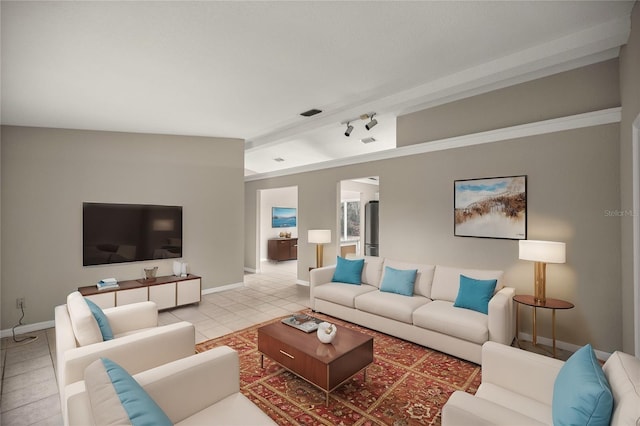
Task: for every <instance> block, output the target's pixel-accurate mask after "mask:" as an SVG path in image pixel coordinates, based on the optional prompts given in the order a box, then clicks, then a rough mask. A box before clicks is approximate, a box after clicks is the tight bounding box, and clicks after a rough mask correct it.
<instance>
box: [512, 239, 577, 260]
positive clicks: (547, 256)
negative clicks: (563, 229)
mask: <svg viewBox="0 0 640 426" xmlns="http://www.w3.org/2000/svg"><path fill="white" fill-rule="evenodd" d="M565 252H566V250H565V243H558V242H555V241H537V240H520V241H519V257H520V259H522V260H532V261H534V262H544V263H564V262H565Z"/></svg>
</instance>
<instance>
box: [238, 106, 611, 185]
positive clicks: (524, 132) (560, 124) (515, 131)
mask: <svg viewBox="0 0 640 426" xmlns="http://www.w3.org/2000/svg"><path fill="white" fill-rule="evenodd" d="M621 117H622V108H621V107H616V108H609V109H604V110H600V111H592V112H586V113H582V114H576V115H570V116H566V117H560V118H553V119H550V120H543V121H537V122H533V123H526V124H521V125H517V126H511V127H505V128H502V129H496V130H488V131H486V132H479V133H473V134H469V135H464V136H456V137H452V138H445V139H439V140H435V141H427V142H422V143H418V144H414V145H409V146H403V147H400V148H394V149H388V150H385V151H378V152H374V153H370V154H365V155H358V156H355V157H350V158H342V159H338V160H331V161H324V162H321V163H316V164H309V165H307V166H301V167H294V168H291V169H284V170H279V171H275V172H268V173H259V174H255V175H249V176H245V178H244V181H245V182H252V181H257V180H263V179H269V178H275V177H281V176H288V175H294V174H298V173H306V172H313V171H317V170H324V169H330V168H334V167H343V166H350V165H354V164H361V163H367V162H370V161H379V160H388V159H392V158H399V157H406V156H409V155H416V154H424V153H428V152H435V151H443V150H446V149H454V148H464V147H467V146H474V145H482V144H487V143H493V142H502V141H507V140H513V141H516V140H517V139H519V138H524V137H528V136H536V135H543V134H547V133H556V132H562V131H565V130H574V129H581V128H584V127H593V126H600V125H603V124H611V123H619V122H620V120H621Z"/></svg>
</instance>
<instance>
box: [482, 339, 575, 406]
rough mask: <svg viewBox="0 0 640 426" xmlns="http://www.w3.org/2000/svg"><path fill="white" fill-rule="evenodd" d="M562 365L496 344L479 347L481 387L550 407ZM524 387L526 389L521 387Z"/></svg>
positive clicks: (551, 359) (556, 361) (534, 354)
mask: <svg viewBox="0 0 640 426" xmlns="http://www.w3.org/2000/svg"><path fill="white" fill-rule="evenodd" d="M563 365H564V362H563V361H560V360H558V359H554V358H550V357H548V356H544V355H540V354H536V353H533V352H527V351H524V350H522V349H518V348H514V347H512V346H506V345H502V344H500V343H495V342H486V343H485V344H484V345H482V383H492V384H494V385H496V386H499V387H502V388H504V389H508V390H510V391H512V392H515V393H517V394H520V395H524V396H526V397H528V398H531V399H535V400H536V401H539V402H541V403H543V404H546V405H551V400H552V398H553V385H554V382H555V380H556V377H557V375H558V372H559V371H560V368H562V366H563ZM523 383H526V386H523V385H522V384H523Z"/></svg>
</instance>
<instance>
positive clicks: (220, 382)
mask: <svg viewBox="0 0 640 426" xmlns="http://www.w3.org/2000/svg"><path fill="white" fill-rule="evenodd" d="M133 378H134V379H135V380H136V381H137V382H138V383H139V384H140V385H141V386H142V388H143V389H144V390H145V391H146V393H147V394H148V395H149V396H150V397H151V398H152V399H153V400H154V401H155V403H156V404H157V405H158V406H159V407H160V409H162V411H163V412H164V413H165V414H166V415H167V416H168V417H169V419H170V420H171V422H172V423H173V424H176V425H180V426H189V425H198V426H200V425H225V426H234V425H256V426H258V425H275V424H276V423H275V422H274V421H273V420H271V419H270V418H269V416H267V415H266V414H265V413H263V412H262V411H261V410H260V409H259V408H258V407H257V406H256V405H255V404H253V402H251V401H250V400H249V399H248V398H247V397H245V396H244V395H242V394H241V393H240V367H239V360H238V353H237V352H236V351H234V350H233V349H231V348H229V347H227V346H220V347H217V348H214V349H211V350H209V351H206V352H203V353H200V354H197V355H192V356H190V357H187V358H183V359H180V360H177V361H173V362H171V363H168V364H165V365H162V366H159V367H156V368H153V369H150V370H148V371H143V372H141V373H138V374H135V375H133ZM67 395H68V398H67V404H68V407H67V411H68V413H69V424H70V425H77V426H91V425H96V421H95V419H94V411H93V409H92V401H91V397H90V395H89V392H87V389H86V385H85V381H80V382H76V383H73V384H71V385H69V386H67ZM93 403H94V404H95V401H94V402H93Z"/></svg>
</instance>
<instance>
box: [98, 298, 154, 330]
mask: <svg viewBox="0 0 640 426" xmlns="http://www.w3.org/2000/svg"><path fill="white" fill-rule="evenodd" d="M104 314H105V316H106V317H107V319H108V320H109V326H110V327H111V330H112V331H113V334H114V335H118V334H122V333H127V332H130V331H134V330H142V329H145V328H151V327H157V326H158V306H157V305H156V304H155V303H154V302H140V303H132V304H130V305H121V306H116V307H115V308H107V309H104Z"/></svg>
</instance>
